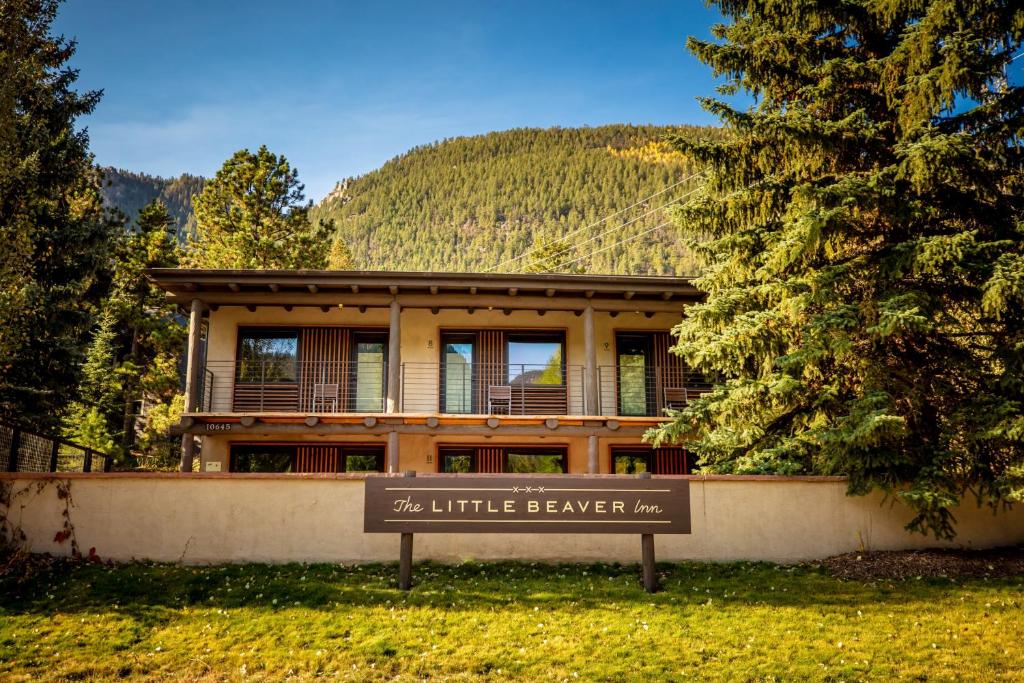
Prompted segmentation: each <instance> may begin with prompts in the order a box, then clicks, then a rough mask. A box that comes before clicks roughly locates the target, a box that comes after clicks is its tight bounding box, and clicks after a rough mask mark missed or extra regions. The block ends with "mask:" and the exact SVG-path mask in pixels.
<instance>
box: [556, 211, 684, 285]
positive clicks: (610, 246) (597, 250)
mask: <svg viewBox="0 0 1024 683" xmlns="http://www.w3.org/2000/svg"><path fill="white" fill-rule="evenodd" d="M671 223H672V221H665V222H664V223H661V224H659V225H655V226H654V227H653V228H648V229H647V230H644V231H643V232H638V233H637V234H635V235H631V236H629V237H627V238H625V239H621V240H619V241H618V242H614V243H612V244H609V245H608V246H607V247H601V248H600V249H596V250H594V251H592V252H590V253H589V254H584V255H583V256H578V257H576V258H574V259H573V260H571V261H566V262H565V263H559V264H558V265H557V266H555V267H554V268H549V269H548V270H546V271H544V272H548V273H550V272H552V271H554V270H557V269H559V268H565V267H566V266H571V265H573V264H574V263H578V262H579V261H582V260H583V259H587V258H590V257H592V256H593V255H594V254H600V253H601V252H602V251H608V250H609V249H611V248H613V247H617V246H619V245H620V244H625V243H626V242H629V241H630V240H635V239H636V238H638V237H643V236H644V235H646V234H648V233H651V232H654V231H655V230H658V229H659V228H664V227H665V226H666V225H671Z"/></svg>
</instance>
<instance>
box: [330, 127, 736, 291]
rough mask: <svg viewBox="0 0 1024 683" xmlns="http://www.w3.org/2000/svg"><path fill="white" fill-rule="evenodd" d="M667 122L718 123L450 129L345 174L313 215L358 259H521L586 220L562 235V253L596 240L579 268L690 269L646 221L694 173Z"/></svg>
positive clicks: (424, 262) (438, 262)
mask: <svg viewBox="0 0 1024 683" xmlns="http://www.w3.org/2000/svg"><path fill="white" fill-rule="evenodd" d="M670 133H674V134H676V135H680V136H684V137H687V138H711V139H716V138H720V137H721V136H722V135H723V133H722V131H721V130H720V129H717V128H704V127H696V126H673V127H665V126H628V125H610V126H599V127H594V128H590V127H583V128H550V129H529V128H521V129H514V130H507V131H501V132H495V133H488V134H486V135H475V136H469V137H460V138H452V139H448V140H442V141H440V142H436V143H433V144H429V145H423V146H420V147H416V148H414V149H412V150H410V151H408V152H406V153H405V154H402V155H401V156H399V157H396V158H395V159H392V160H390V161H388V162H387V163H385V164H384V165H383V166H381V167H380V168H379V169H377V170H374V171H371V172H370V173H367V174H365V175H362V176H359V177H357V178H350V179H346V180H344V181H342V182H341V183H339V184H338V185H337V187H335V189H334V191H333V192H331V193H330V194H329V195H328V196H327V197H326V198H325V199H324V200H323V201H322V202H321V203H320V204H319V205H317V206H315V207H313V210H312V211H311V213H310V215H311V216H312V217H313V218H318V217H323V218H331V219H333V220H334V221H335V223H336V224H337V226H338V233H339V235H340V236H342V237H344V239H345V243H346V244H347V245H348V247H349V248H350V249H351V251H352V253H353V256H354V258H355V260H356V262H357V263H358V264H359V265H360V267H362V268H369V269H384V268H386V269H392V270H435V271H463V272H465V271H474V270H481V269H487V268H494V267H496V266H498V265H499V264H503V265H502V270H505V269H508V268H512V269H518V268H521V267H523V266H525V265H526V263H525V261H526V259H522V260H519V261H515V262H514V263H508V264H506V263H505V262H507V261H509V260H510V259H514V258H515V257H517V256H520V255H522V254H523V253H525V252H527V251H528V250H530V249H531V248H533V247H537V246H541V247H546V246H548V245H547V243H548V242H551V241H553V240H554V239H555V238H556V237H558V236H561V235H565V234H567V233H569V232H572V231H574V230H577V229H580V228H583V229H582V230H581V231H580V232H579V233H578V235H577V236H576V237H575V239H573V241H572V243H571V245H570V246H571V249H572V251H575V252H576V253H575V254H573V255H572V257H571V258H575V257H576V256H582V255H584V254H590V252H591V251H595V252H597V253H594V254H593V255H592V256H591V257H588V258H586V259H584V260H581V261H580V262H579V263H578V264H572V265H580V266H582V267H583V268H585V269H586V271H587V272H592V273H632V274H638V275H639V274H650V275H665V274H676V275H692V274H693V272H694V262H693V259H692V256H691V254H690V253H689V251H687V249H686V248H685V246H683V245H682V244H681V243H680V241H679V240H678V239H675V236H674V235H672V234H670V233H668V232H667V231H655V232H645V231H648V230H649V229H650V228H651V227H653V226H656V225H659V224H660V223H662V222H664V221H665V216H664V214H663V212H661V211H659V210H657V209H658V207H659V206H661V205H662V204H664V203H667V202H669V201H670V200H672V199H675V198H677V197H679V196H681V195H684V194H685V193H686V192H687V191H688V190H691V189H693V188H694V187H695V186H696V185H697V180H696V179H695V178H694V177H693V175H694V171H695V170H696V169H695V168H694V165H693V162H692V160H690V159H688V158H687V157H686V156H684V155H682V154H680V153H679V152H677V151H674V150H672V149H671V148H670V147H668V145H667V144H666V142H665V141H664V138H665V136H666V135H668V134H670ZM670 187H671V188H672V189H671V190H670V191H669V192H667V193H664V194H661V195H658V196H657V197H654V198H652V200H651V201H649V202H647V203H644V204H641V205H640V206H637V207H634V208H633V209H632V210H630V211H628V212H625V213H623V214H621V215H619V216H617V217H615V219H614V220H613V221H605V222H601V219H604V218H606V217H608V216H609V215H611V214H614V213H615V212H617V211H619V210H621V209H625V208H626V207H630V206H631V205H633V204H634V203H636V202H637V201H638V200H640V199H642V198H644V197H648V196H650V195H653V194H655V193H657V192H660V191H662V190H665V189H666V188H670ZM647 212H650V213H647ZM644 214H646V215H644ZM634 219H635V220H634ZM627 221H632V222H631V223H630V224H629V225H625V226H622V227H620V229H617V230H614V231H612V232H610V233H608V234H607V235H604V236H602V237H599V238H598V236H599V235H600V233H602V232H603V231H604V230H606V229H608V228H611V227H613V226H615V225H616V224H621V223H626V222H627ZM591 238H596V239H594V240H593V241H588V240H590V239H591ZM630 238H636V239H630ZM620 240H621V241H622V243H621V244H616V243H618V242H620ZM580 244H583V246H580V247H579V248H577V245H580ZM598 250H600V251H598ZM555 255H556V256H557V254H555ZM571 258H568V259H562V260H560V261H557V262H555V263H551V264H550V265H552V266H555V267H557V266H559V265H560V264H561V263H564V262H565V261H567V260H571ZM544 264H545V261H543V260H542V261H541V265H544ZM541 265H537V266H534V269H536V270H541V269H542V268H541ZM555 270H559V271H564V270H565V269H564V268H555Z"/></svg>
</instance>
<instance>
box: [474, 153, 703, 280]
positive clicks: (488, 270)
mask: <svg viewBox="0 0 1024 683" xmlns="http://www.w3.org/2000/svg"><path fill="white" fill-rule="evenodd" d="M703 174H704V171H698V172H696V173H691V174H690V175H688V176H687V177H685V178H683V179H682V180H679V181H676V182H674V183H672V184H671V185H669V186H668V187H666V188H665V189H664V190H660V191H658V192H655V193H654V194H652V195H649V196H647V197H644V198H643V199H641V200H639V201H637V202H635V203H633V204H631V205H629V206H627V207H626V208H624V209H620V210H618V211H616V212H615V213H612V214H608V215H607V216H605V217H604V218H602V219H601V220H599V221H597V222H594V223H591V224H590V225H584V226H583V227H581V228H576V229H575V230H573V231H571V232H568V233H566V234H564V235H562V236H561V237H559V238H558V239H557V240H555V241H554V242H552V244H558V243H559V242H561V241H562V240H566V239H568V238H570V237H572V236H573V235H577V234H579V233H581V232H583V231H584V230H589V229H590V228H593V227H595V226H598V225H601V224H602V223H604V222H605V221H608V220H610V219H612V218H615V217H616V216H618V215H619V214H621V213H625V212H626V211H629V210H630V209H634V208H636V207H637V206H640V205H641V204H643V203H644V202H646V201H650V200H651V199H654V198H655V197H657V196H659V195H663V194H665V193H666V192H668V191H669V190H671V189H673V188H676V187H679V186H680V185H682V184H683V183H685V182H688V181H690V180H692V179H693V178H696V177H697V176H700V175H703ZM536 251H538V250H537V249H536V248H534V249H528V250H527V251H525V252H523V253H522V254H520V255H519V256H515V257H513V258H510V259H506V260H505V261H502V262H501V263H499V264H498V265H496V266H491V267H490V268H487V269H486V270H484V272H485V273H489V272H491V271H494V270H498V269H499V268H502V267H504V266H506V265H508V264H509V263H515V262H516V261H521V260H523V259H524V258H527V257H528V256H530V255H531V254H533V253H535V252H536Z"/></svg>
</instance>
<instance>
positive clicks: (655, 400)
mask: <svg viewBox="0 0 1024 683" xmlns="http://www.w3.org/2000/svg"><path fill="white" fill-rule="evenodd" d="M597 376H598V383H597V397H596V401H595V403H596V405H597V412H598V414H600V415H605V416H646V417H663V416H664V415H665V409H666V408H675V409H679V408H683V407H684V406H685V405H686V404H687V403H689V402H690V401H693V400H694V399H696V398H697V397H699V396H700V395H701V394H703V393H705V392H707V391H709V390H710V389H711V384H710V383H709V382H708V381H706V380H705V379H704V378H703V377H702V376H700V375H698V374H696V373H690V372H686V371H684V370H682V369H681V368H679V367H678V366H676V367H661V366H650V365H635V366H633V365H617V366H615V365H609V366H601V367H599V368H597ZM585 379H586V372H585V370H584V367H583V366H582V365H552V364H546V365H529V364H508V363H416V362H409V363H403V364H402V366H401V373H400V385H399V389H400V391H399V406H398V408H399V410H400V411H401V412H403V413H438V414H454V415H460V414H461V415H492V414H493V415H586V414H587V409H586V405H587V402H586V398H585V397H586V395H587V393H588V392H587V389H586V386H585V384H586V381H585ZM386 393H387V366H386V364H385V363H383V362H377V361H355V362H333V361H308V362H306V361H301V362H296V361H280V360H272V361H260V362H251V361H250V362H241V363H240V362H235V361H219V362H218V361H211V362H208V363H207V364H206V368H205V371H204V373H203V375H202V386H201V387H200V388H199V394H198V395H199V398H200V411H202V412H225V413H226V412H233V413H272V412H279V413H304V414H316V413H381V412H384V410H385V397H386Z"/></svg>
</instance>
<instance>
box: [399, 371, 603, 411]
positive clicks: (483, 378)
mask: <svg viewBox="0 0 1024 683" xmlns="http://www.w3.org/2000/svg"><path fill="white" fill-rule="evenodd" d="M583 381H584V372H583V366H581V365H561V364H550V363H549V364H537V365H531V364H526V363H468V362H461V361H460V362H455V363H452V362H449V363H403V364H402V372H401V384H402V392H401V410H402V412H408V413H442V414H455V415H472V414H475V415H582V414H584V410H583V407H584V401H583V396H584V387H583Z"/></svg>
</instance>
